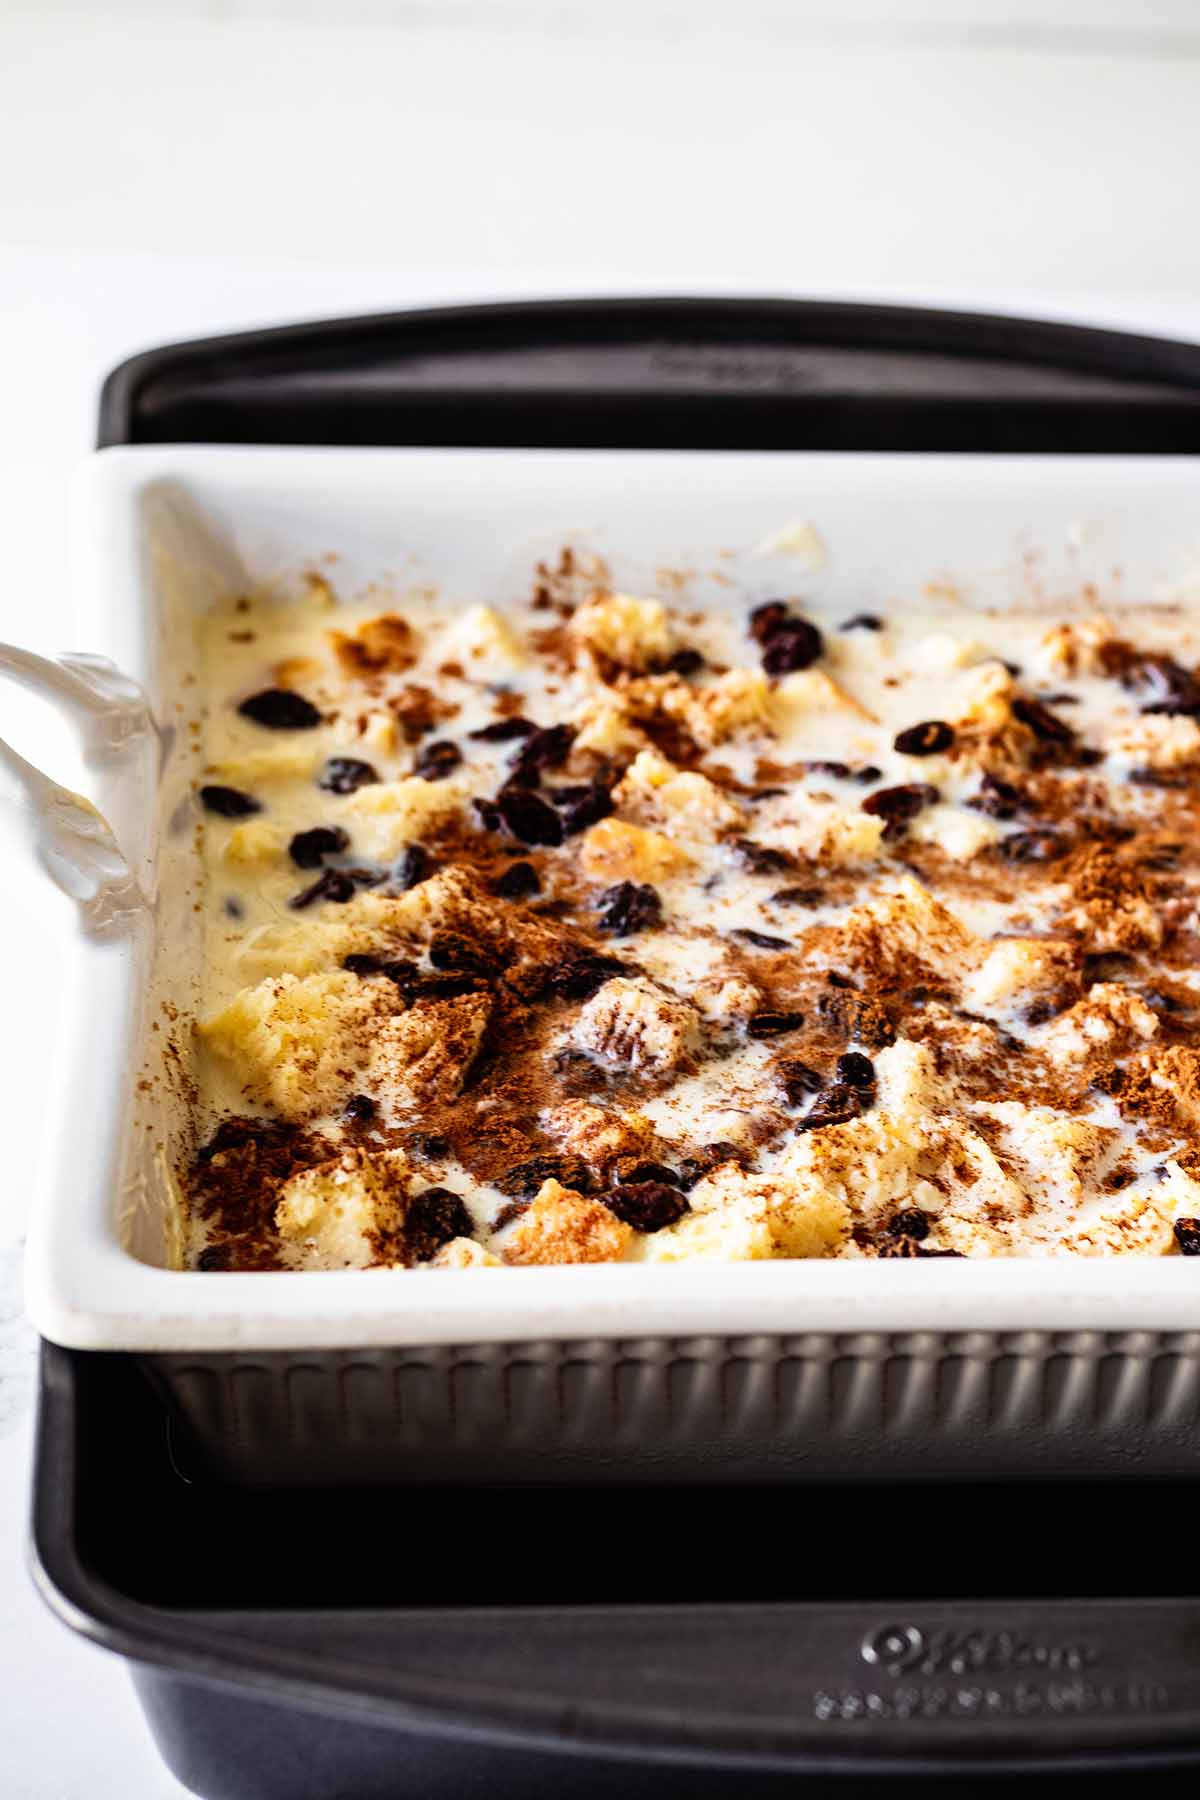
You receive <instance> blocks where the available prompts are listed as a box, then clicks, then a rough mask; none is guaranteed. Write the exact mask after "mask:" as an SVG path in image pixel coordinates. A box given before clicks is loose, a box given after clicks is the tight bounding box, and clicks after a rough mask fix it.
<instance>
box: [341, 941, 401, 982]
mask: <svg viewBox="0 0 1200 1800" xmlns="http://www.w3.org/2000/svg"><path fill="white" fill-rule="evenodd" d="M342 967H343V969H348V970H349V972H350V974H351V975H359V976H363V977H364V978H365V977H367V976H370V975H386V976H387V978H388V980H389V981H394V982H395V983H396V986H397V987H407V986H409V985H410V984H411V983H413V982H415V981H416V979H417V975H418V970H417V965H416V963H412V962H403V961H401V960H400V959H399V958H396V957H387V956H377V955H376V954H375V952H374V951H373V950H352V951H351V953H350V955H349V956H343V958H342Z"/></svg>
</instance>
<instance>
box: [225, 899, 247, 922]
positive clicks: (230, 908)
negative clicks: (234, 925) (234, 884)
mask: <svg viewBox="0 0 1200 1800" xmlns="http://www.w3.org/2000/svg"><path fill="white" fill-rule="evenodd" d="M224 911H225V917H226V918H227V919H244V918H245V916H246V909H245V907H244V906H243V905H242V903H241V901H240V900H239V899H238V897H237V895H236V894H226V896H225V901H224Z"/></svg>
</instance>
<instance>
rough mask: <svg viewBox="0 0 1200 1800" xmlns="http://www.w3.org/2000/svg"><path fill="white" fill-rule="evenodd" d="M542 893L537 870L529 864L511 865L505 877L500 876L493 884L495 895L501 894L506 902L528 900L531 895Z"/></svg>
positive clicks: (516, 863)
mask: <svg viewBox="0 0 1200 1800" xmlns="http://www.w3.org/2000/svg"><path fill="white" fill-rule="evenodd" d="M541 891H542V884H541V882H540V881H539V880H538V873H537V870H536V869H535V868H534V866H533V864H532V863H528V862H515V863H509V865H508V867H507V869H505V871H504V873H503V875H498V876H497V877H496V879H495V881H493V883H492V892H493V894H499V895H500V897H501V898H502V899H504V900H527V899H528V898H529V896H530V895H531V894H540V893H541Z"/></svg>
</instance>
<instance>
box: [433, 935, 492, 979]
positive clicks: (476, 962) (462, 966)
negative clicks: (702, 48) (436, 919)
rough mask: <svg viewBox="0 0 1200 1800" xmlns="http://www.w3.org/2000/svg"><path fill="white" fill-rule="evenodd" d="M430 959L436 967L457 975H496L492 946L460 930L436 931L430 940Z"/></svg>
mask: <svg viewBox="0 0 1200 1800" xmlns="http://www.w3.org/2000/svg"><path fill="white" fill-rule="evenodd" d="M429 960H430V962H431V963H432V964H433V966H434V968H435V969H448V970H450V971H451V972H452V973H454V974H455V975H494V974H495V973H496V961H495V955H494V953H493V951H492V950H491V949H490V947H489V946H488V945H486V944H481V943H480V942H479V941H478V940H477V939H475V938H469V937H464V936H463V934H462V933H461V932H459V931H435V932H434V934H433V936H432V937H431V938H430V940H429Z"/></svg>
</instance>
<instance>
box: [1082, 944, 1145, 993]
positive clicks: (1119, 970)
mask: <svg viewBox="0 0 1200 1800" xmlns="http://www.w3.org/2000/svg"><path fill="white" fill-rule="evenodd" d="M1134 960H1135V959H1134V958H1133V957H1132V956H1131V955H1130V954H1129V952H1128V950H1089V951H1086V952H1085V953H1084V957H1083V963H1082V975H1083V983H1084V986H1085V987H1090V986H1091V984H1092V982H1093V981H1122V980H1124V979H1125V977H1126V976H1127V974H1128V972H1129V970H1130V969H1132V968H1133V966H1134Z"/></svg>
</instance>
